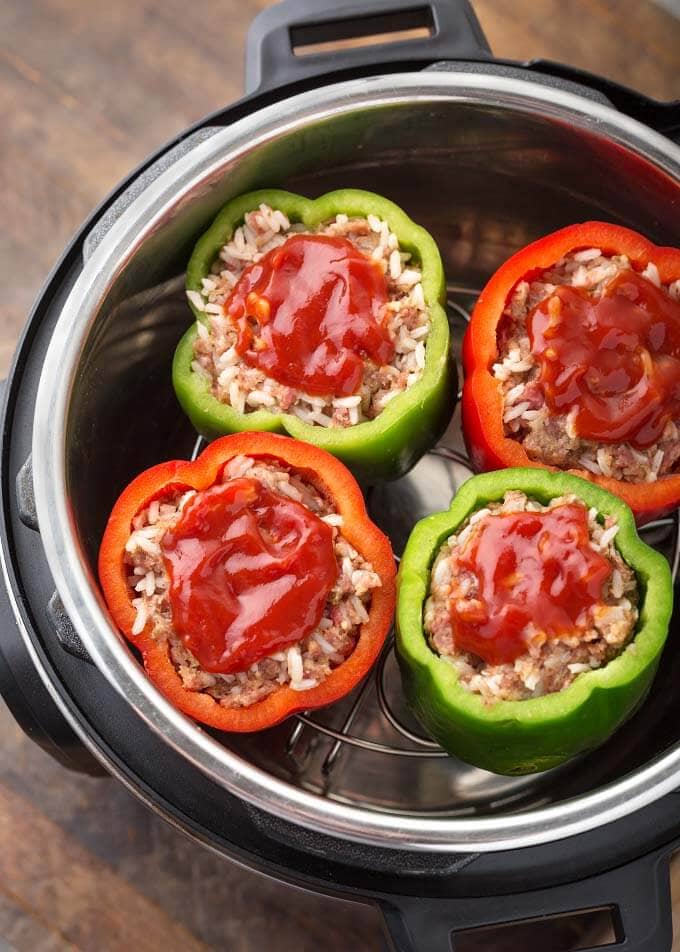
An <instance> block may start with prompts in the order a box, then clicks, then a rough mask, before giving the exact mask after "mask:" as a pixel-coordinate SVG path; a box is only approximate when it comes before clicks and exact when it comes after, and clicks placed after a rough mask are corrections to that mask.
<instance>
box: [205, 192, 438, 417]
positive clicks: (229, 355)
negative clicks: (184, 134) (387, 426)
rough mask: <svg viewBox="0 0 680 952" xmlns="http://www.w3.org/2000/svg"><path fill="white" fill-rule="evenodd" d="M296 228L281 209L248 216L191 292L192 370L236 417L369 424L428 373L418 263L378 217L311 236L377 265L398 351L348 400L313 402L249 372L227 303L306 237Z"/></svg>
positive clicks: (337, 224)
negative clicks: (250, 273)
mask: <svg viewBox="0 0 680 952" xmlns="http://www.w3.org/2000/svg"><path fill="white" fill-rule="evenodd" d="M308 233H309V232H308V231H307V229H305V227H304V226H303V225H299V224H291V222H290V221H289V220H288V218H287V217H286V216H285V215H284V214H283V212H281V211H280V210H279V209H272V208H270V207H269V206H268V205H260V207H259V208H258V209H256V210H254V211H250V212H247V213H246V215H245V220H244V223H243V225H241V226H240V227H239V228H237V229H236V231H235V232H234V235H233V237H232V239H231V240H230V241H229V242H228V243H227V244H226V245H224V247H223V248H222V249H221V250H220V253H219V256H218V258H217V260H216V261H215V263H214V264H213V266H212V269H211V274H210V275H209V277H207V278H204V279H203V287H202V289H201V291H200V292H199V291H187V296H188V298H189V300H190V301H191V303H192V304H193V305H194V307H195V308H197V309H198V310H199V311H201V312H203V313H204V315H205V321H203V320H199V321H197V324H196V326H197V331H198V333H197V335H196V339H195V342H194V360H193V362H192V369H193V371H194V372H195V373H199V374H203V375H204V376H205V377H206V378H207V379H208V380H209V382H210V389H211V392H212V394H213V396H215V397H216V398H217V399H218V400H219V401H220V402H222V403H225V404H227V405H229V406H231V407H233V408H234V409H235V410H236V411H237V412H238V413H250V412H253V411H256V410H268V411H270V412H271V413H292V414H294V415H295V416H297V417H299V418H300V419H301V420H303V421H305V422H306V423H310V424H313V425H316V426H323V427H347V426H354V425H355V424H358V423H362V422H364V421H366V420H372V419H375V417H377V416H378V415H379V414H380V412H381V411H382V410H383V409H384V408H385V407H386V406H387V404H388V403H389V402H390V400H392V399H394V397H397V396H398V395H399V394H401V393H404V392H405V391H406V390H408V389H409V388H410V387H412V386H413V385H414V384H416V383H417V382H418V381H419V380H420V378H421V376H422V372H423V369H424V367H425V347H426V342H427V336H428V333H429V330H430V324H429V317H428V311H427V307H426V305H425V298H424V294H423V286H422V283H421V278H422V274H421V270H420V267H419V264H418V262H415V261H412V260H411V255H410V253H409V252H404V251H402V250H401V249H400V247H399V240H398V238H397V236H396V235H395V234H394V233H393V232H391V231H390V229H389V226H388V225H387V223H386V222H384V221H381V220H380V219H379V218H377V217H376V216H374V215H369V216H368V217H367V218H351V219H350V218H349V217H348V216H347V215H337V216H336V218H335V219H334V220H332V221H329V222H326V223H325V224H323V225H321V226H320V227H319V228H318V229H317V230H316V232H314V234H318V235H328V236H331V237H341V238H346V239H348V240H349V241H351V242H352V244H353V245H354V246H355V247H356V248H358V249H359V250H360V251H361V252H363V253H364V254H365V255H366V256H367V257H370V258H371V259H373V260H374V261H376V262H378V263H379V264H380V265H381V267H382V269H383V271H384V273H385V277H386V280H387V290H388V301H387V304H386V305H385V307H384V314H383V315H382V319H383V324H384V327H385V328H386V330H387V332H388V335H389V337H390V339H391V340H392V342H393V344H394V348H395V353H394V357H393V359H392V361H391V362H390V363H388V364H384V365H382V366H378V365H377V364H375V363H373V362H372V361H370V360H368V359H365V371H364V377H363V382H362V385H361V388H360V390H359V391H358V392H357V393H356V394H352V395H351V396H345V397H333V396H332V395H329V396H316V395H312V394H308V393H304V392H303V391H302V390H299V389H296V388H294V387H290V386H285V385H284V384H282V383H279V382H278V381H276V380H274V379H273V378H271V377H269V376H267V375H265V374H264V373H263V371H262V370H260V369H258V368H256V367H251V366H249V365H248V364H247V363H246V362H245V361H244V360H243V358H242V357H241V356H240V355H239V354H238V353H237V351H236V346H235V345H236V340H237V333H236V329H235V327H234V324H233V323H232V321H231V319H230V318H229V316H228V315H227V314H226V313H225V307H224V305H225V303H226V302H227V301H228V299H229V296H230V294H231V291H232V289H233V288H234V286H235V284H236V282H237V281H238V279H239V277H240V276H241V274H242V273H243V271H244V270H245V268H246V267H247V266H248V265H249V264H252V263H254V262H257V261H259V260H260V259H261V258H262V257H263V255H265V254H266V253H267V252H269V251H271V250H272V249H273V248H276V247H278V246H280V245H282V244H283V243H284V242H285V241H286V239H287V238H289V237H291V236H292V235H295V234H308Z"/></svg>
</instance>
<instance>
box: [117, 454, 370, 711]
mask: <svg viewBox="0 0 680 952" xmlns="http://www.w3.org/2000/svg"><path fill="white" fill-rule="evenodd" d="M242 476H247V477H248V478H251V479H256V480H258V481H259V482H261V483H262V484H263V485H265V486H266V487H267V488H269V489H271V490H272V491H274V492H278V493H280V495H282V496H285V497H287V498H289V499H293V500H295V501H297V502H299V503H301V504H302V505H304V506H306V507H307V508H308V509H310V510H311V511H312V512H314V513H315V514H316V515H318V516H319V517H320V518H321V519H323V520H324V521H325V522H327V523H328V524H329V525H330V526H332V528H333V540H334V548H335V555H336V559H337V563H338V577H337V581H336V583H335V585H334V587H333V589H332V591H331V593H330V595H329V597H328V599H327V602H326V607H325V610H324V614H323V617H322V618H321V621H320V622H319V626H318V628H317V630H316V631H314V632H313V633H312V634H311V635H308V636H307V637H306V638H304V639H303V640H302V641H300V642H298V643H297V644H293V645H292V646H289V647H288V648H286V649H283V650H281V651H278V652H275V653H274V654H272V655H270V656H268V657H265V658H263V659H262V660H260V661H258V662H257V663H256V664H253V665H252V666H251V667H250V668H249V669H248V670H247V671H242V672H238V673H236V674H213V673H210V672H208V671H205V670H203V669H202V668H201V666H200V664H199V662H198V660H197V659H196V658H195V657H194V655H193V654H192V653H191V652H190V651H189V650H188V649H187V648H186V647H185V646H184V644H183V642H182V641H181V640H180V638H179V636H178V635H177V634H176V633H175V632H174V630H173V625H172V612H171V608H170V601H169V598H168V587H169V578H168V574H167V572H166V569H165V565H164V562H163V558H162V554H161V545H160V542H161V539H162V537H163V535H164V534H165V532H166V531H167V529H168V528H170V526H172V525H173V524H174V523H175V522H176V521H177V519H178V518H179V514H180V513H181V511H182V508H183V507H184V505H185V504H186V503H187V502H188V500H189V499H190V498H191V497H192V496H193V495H195V492H194V490H189V491H187V492H173V493H172V494H171V495H169V496H168V497H166V498H164V499H156V500H154V501H153V502H151V503H150V504H149V505H148V506H147V507H146V508H145V509H143V510H142V511H141V512H140V513H138V515H137V516H136V517H135V519H134V520H133V524H132V527H131V528H132V532H131V534H130V538H129V540H128V542H127V545H126V547H125V563H126V566H127V567H128V585H129V591H130V599H131V602H132V605H133V607H134V608H135V610H136V613H137V615H136V620H135V623H134V626H133V629H132V634H133V635H139V634H141V632H142V631H143V630H144V629H145V628H146V626H147V625H148V624H150V625H151V626H152V627H151V629H150V633H151V634H152V636H153V637H154V638H155V639H157V640H159V641H162V642H168V643H169V645H170V657H171V659H172V662H173V664H174V665H175V668H176V669H177V672H178V674H179V676H180V678H181V679H182V683H183V685H184V687H185V688H186V689H188V690H189V691H198V692H203V693H205V694H209V695H210V696H211V697H213V698H215V700H216V701H218V702H219V703H220V704H222V705H224V706H225V707H248V706H249V705H251V704H255V703H257V702H258V701H261V700H263V699H264V698H266V697H267V696H268V695H270V694H272V693H273V692H274V691H276V690H277V689H278V688H279V687H281V686H282V685H285V686H288V687H290V688H293V690H296V691H306V690H309V689H311V688H313V687H316V686H317V685H318V684H320V683H321V682H322V681H323V680H324V678H326V677H327V676H328V674H330V672H331V671H332V670H333V669H334V668H337V667H338V665H340V664H342V663H343V661H345V660H346V659H347V658H348V657H349V656H350V655H351V653H352V651H353V650H354V646H355V645H356V642H357V638H358V636H359V630H360V628H361V625H362V624H363V623H364V622H365V621H367V620H368V613H369V611H370V606H371V593H372V591H373V589H375V588H377V587H379V586H380V584H381V583H380V578H379V576H378V575H377V574H376V573H375V572H374V571H373V567H372V566H371V565H370V564H369V563H368V562H366V561H365V560H364V559H363V558H362V557H361V555H360V554H359V553H358V552H357V551H356V549H354V548H353V547H352V546H351V545H350V544H349V542H348V541H347V540H346V539H345V538H344V536H343V534H342V516H340V515H339V514H338V513H337V512H335V511H334V508H333V506H332V505H331V503H330V502H329V501H328V499H327V498H326V497H325V496H324V494H323V493H322V492H321V491H320V490H319V489H318V488H317V487H315V486H313V485H312V484H311V483H310V482H309V481H308V480H306V479H303V478H302V477H301V476H299V475H298V474H296V473H295V472H294V471H292V470H290V469H289V468H287V467H286V466H285V465H284V464H282V463H278V462H277V463H274V462H271V461H267V462H266V463H265V462H263V461H259V460H256V459H252V458H250V457H247V456H237V457H234V459H232V460H230V461H229V462H228V463H227V465H226V466H225V468H224V472H223V475H222V480H223V481H224V482H226V481H227V480H229V479H238V478H240V477H242Z"/></svg>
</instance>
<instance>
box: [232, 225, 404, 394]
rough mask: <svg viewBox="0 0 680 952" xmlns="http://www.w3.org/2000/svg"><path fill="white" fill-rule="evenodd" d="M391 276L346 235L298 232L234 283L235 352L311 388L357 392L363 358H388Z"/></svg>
mask: <svg viewBox="0 0 680 952" xmlns="http://www.w3.org/2000/svg"><path fill="white" fill-rule="evenodd" d="M386 302H387V279H386V278H385V275H384V273H383V271H382V269H381V267H380V265H379V264H378V263H377V262H376V261H373V260H371V258H369V257H368V256H367V255H365V254H363V253H362V252H361V251H360V250H359V249H358V248H356V247H355V246H354V245H353V244H352V243H351V242H350V241H348V240H347V239H346V238H332V237H330V236H325V235H294V236H293V237H291V238H288V240H287V241H286V242H284V244H283V245H281V246H280V247H278V248H274V249H273V250H272V251H269V252H268V253H267V254H265V255H264V257H262V258H261V259H260V261H258V262H257V263H255V264H252V265H249V266H248V267H247V268H246V269H245V270H244V271H243V273H242V275H241V277H240V278H239V280H238V282H237V283H236V285H235V287H234V289H233V291H232V293H231V295H230V297H229V299H228V301H227V303H226V310H227V313H228V315H229V316H230V317H231V319H232V321H234V322H235V323H236V325H237V328H238V339H237V342H236V350H237V352H238V353H239V354H240V355H241V356H242V357H243V358H244V360H245V361H246V363H248V364H250V366H251V367H258V368H259V369H260V370H262V371H264V373H266V374H267V376H269V377H273V378H274V380H277V381H278V382H279V383H282V384H285V385H287V386H289V387H296V388H299V389H301V390H303V391H305V392H306V393H312V394H316V395H321V396H326V395H333V396H336V397H341V396H349V395H350V394H354V393H356V392H357V391H358V390H359V389H360V387H361V384H362V382H363V377H364V368H365V359H366V358H369V359H370V360H372V361H374V362H375V363H376V364H379V365H382V364H387V363H389V362H390V361H391V359H392V357H393V356H394V345H393V344H392V341H391V340H390V337H389V335H388V332H387V329H386V328H385V327H384V326H383V323H382V320H381V311H382V308H383V307H384V305H385V303H386Z"/></svg>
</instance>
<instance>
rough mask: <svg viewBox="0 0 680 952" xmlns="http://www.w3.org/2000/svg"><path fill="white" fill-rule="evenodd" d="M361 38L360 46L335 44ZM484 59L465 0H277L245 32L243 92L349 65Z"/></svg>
mask: <svg viewBox="0 0 680 952" xmlns="http://www.w3.org/2000/svg"><path fill="white" fill-rule="evenodd" d="M416 30H418V32H419V35H418V36H414V35H413V31H416ZM405 31H409V32H410V35H409V36H405V35H404V33H405ZM390 34H393V38H392V39H390ZM369 38H374V42H370V40H369ZM362 39H363V40H364V45H362V46H352V47H350V48H338V45H337V44H340V43H342V42H343V41H348V40H362ZM366 41H368V42H366ZM331 46H334V47H335V48H330V47H331ZM489 58H490V51H489V47H488V44H487V42H486V39H485V37H484V34H483V33H482V30H481V27H480V26H479V22H478V21H477V18H476V16H475V14H474V12H473V10H472V7H471V6H470V3H469V0H281V2H280V3H276V4H274V6H272V7H269V8H267V9H266V10H263V11H262V13H260V14H258V16H257V17H255V19H254V20H253V22H252V24H251V26H250V29H249V31H248V38H247V42H246V93H254V92H256V91H257V92H263V91H265V90H271V89H276V88H278V87H279V86H285V85H286V84H288V83H293V82H296V81H298V80H303V79H309V78H310V77H313V76H319V75H322V74H331V73H337V72H338V71H340V70H346V69H352V68H361V69H363V70H364V72H366V71H367V70H368V71H377V70H379V69H383V68H385V67H386V66H387V65H388V64H394V63H411V64H413V65H414V66H415V67H418V66H424V65H427V63H429V62H432V61H434V60H438V59H475V60H479V59H489Z"/></svg>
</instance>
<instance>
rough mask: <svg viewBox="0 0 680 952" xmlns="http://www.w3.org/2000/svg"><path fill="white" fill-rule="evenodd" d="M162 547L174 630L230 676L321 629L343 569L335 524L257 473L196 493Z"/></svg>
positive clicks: (205, 662)
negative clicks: (281, 492) (264, 481)
mask: <svg viewBox="0 0 680 952" xmlns="http://www.w3.org/2000/svg"><path fill="white" fill-rule="evenodd" d="M161 548H162V552H163V558H164V561H165V566H166V569H167V571H168V574H169V577H170V590H169V596H170V607H171V609H172V620H173V627H174V629H175V631H176V632H177V634H178V635H179V636H180V637H181V638H182V641H183V642H184V644H185V645H186V647H187V648H188V649H189V650H190V651H191V652H192V653H193V654H194V655H195V656H196V658H198V660H199V662H200V664H201V667H203V668H205V670H206V671H215V672H221V673H223V674H228V673H231V672H235V671H245V670H246V669H247V668H249V667H250V665H251V664H253V663H254V662H256V661H259V660H260V659H261V658H263V657H265V655H268V654H271V653H272V652H275V651H276V650H277V649H278V648H282V647H284V646H286V645H291V644H293V643H295V642H297V641H300V640H301V639H302V638H304V637H305V636H306V635H308V634H309V633H310V632H312V631H313V630H314V629H315V628H316V626H317V625H318V623H319V620H320V619H321V616H322V614H323V610H324V606H325V603H326V599H327V597H328V594H329V592H330V590H331V589H332V587H333V585H334V584H335V580H336V578H337V574H338V566H337V562H336V558H335V551H334V547H333V532H332V529H331V528H330V526H328V525H327V524H326V523H325V522H323V521H322V520H321V519H320V518H319V517H318V516H316V515H315V514H314V513H313V512H310V510H309V509H306V508H305V507H304V506H302V505H301V504H300V503H298V502H295V501H293V500H291V499H287V498H284V497H283V496H281V495H279V494H278V493H275V492H272V491H271V490H270V489H267V488H266V487H265V486H263V485H262V484H261V483H260V482H258V481H257V480H254V479H248V478H242V479H232V480H229V481H228V482H226V483H224V484H221V485H217V486H213V487H212V488H211V489H207V490H205V491H204V492H200V493H197V494H196V495H195V496H193V497H192V498H191V499H190V500H189V502H188V503H187V504H186V506H185V507H184V509H183V511H182V514H181V515H180V517H179V519H178V520H177V522H176V523H175V525H174V526H173V527H171V528H170V529H168V531H167V532H166V533H165V535H164V536H163V539H162V540H161Z"/></svg>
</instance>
